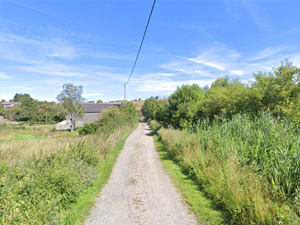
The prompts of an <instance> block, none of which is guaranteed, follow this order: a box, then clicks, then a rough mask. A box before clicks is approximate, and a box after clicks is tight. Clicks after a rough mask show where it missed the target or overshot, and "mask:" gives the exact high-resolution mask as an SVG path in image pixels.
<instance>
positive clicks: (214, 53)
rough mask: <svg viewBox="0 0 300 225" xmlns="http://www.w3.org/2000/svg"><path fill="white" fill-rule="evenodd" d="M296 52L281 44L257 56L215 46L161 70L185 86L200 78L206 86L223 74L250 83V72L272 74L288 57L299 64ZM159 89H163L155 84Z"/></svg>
mask: <svg viewBox="0 0 300 225" xmlns="http://www.w3.org/2000/svg"><path fill="white" fill-rule="evenodd" d="M295 50H297V48H296V47H293V46H288V45H282V46H272V47H268V48H265V49H262V50H261V51H258V52H257V53H252V54H249V53H248V54H244V53H243V52H239V51H237V50H235V49H230V48H228V47H226V46H225V45H220V44H218V45H217V46H216V47H212V48H209V49H206V50H203V51H202V52H201V54H200V55H198V56H196V57H194V58H184V57H180V58H177V59H175V60H173V61H171V62H169V63H168V64H164V65H161V68H164V69H165V70H167V71H176V73H177V74H178V75H177V76H180V77H181V78H183V79H184V75H185V76H186V81H185V82H187V83H188V81H189V80H196V81H197V80H198V79H199V78H200V79H199V80H201V82H202V83H203V81H207V83H209V82H212V81H213V80H214V79H216V78H218V77H222V76H226V75H228V76H230V77H239V78H240V79H241V80H249V79H251V78H252V77H253V75H252V74H253V73H256V72H258V71H262V72H268V71H271V70H272V68H273V67H277V66H279V65H280V62H281V61H282V60H284V59H285V58H289V59H290V61H291V62H294V65H296V66H297V65H298V64H299V63H300V52H299V51H298V52H295ZM191 78H192V79H191ZM201 82H200V83H201ZM171 83H172V81H171ZM205 83H206V82H205ZM158 87H163V86H162V85H158Z"/></svg>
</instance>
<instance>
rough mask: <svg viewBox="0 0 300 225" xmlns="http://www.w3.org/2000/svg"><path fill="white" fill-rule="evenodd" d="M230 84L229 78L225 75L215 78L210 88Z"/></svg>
mask: <svg viewBox="0 0 300 225" xmlns="http://www.w3.org/2000/svg"><path fill="white" fill-rule="evenodd" d="M230 85H231V82H230V80H229V78H228V77H227V76H226V77H220V78H218V79H216V80H215V81H214V82H213V83H212V84H211V88H214V87H228V86H230Z"/></svg>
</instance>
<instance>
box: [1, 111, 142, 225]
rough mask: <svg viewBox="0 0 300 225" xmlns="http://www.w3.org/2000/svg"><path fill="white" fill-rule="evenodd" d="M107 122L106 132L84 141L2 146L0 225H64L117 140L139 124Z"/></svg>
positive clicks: (80, 138)
mask: <svg viewBox="0 0 300 225" xmlns="http://www.w3.org/2000/svg"><path fill="white" fill-rule="evenodd" d="M117 114H118V113H117ZM123 115H124V114H123ZM125 115H126V114H125ZM116 120H117V121H116ZM102 121H103V120H102ZM110 121H114V125H111V124H110V123H109V122H107V123H106V124H105V126H107V129H105V126H102V128H101V129H100V131H101V132H98V133H96V134H91V135H86V136H79V135H78V133H77V134H75V135H72V136H69V135H66V133H64V132H63V133H61V134H62V135H60V136H58V137H56V135H52V136H51V138H47V139H45V140H39V141H37V140H20V141H14V140H13V139H8V140H7V141H4V142H2V143H1V145H0V177H1V178H0V224H64V223H66V221H65V219H64V217H65V215H66V214H69V213H70V211H71V212H72V210H71V209H70V207H74V205H75V206H76V201H77V200H78V198H79V197H80V196H83V194H85V193H87V192H88V190H89V188H90V187H91V186H93V183H94V182H95V180H96V178H97V177H98V176H99V168H100V166H101V165H103V163H105V162H106V160H107V159H108V157H110V155H111V154H112V153H111V150H112V149H113V148H114V147H115V146H116V145H117V144H118V143H119V142H120V137H121V136H122V137H123V136H124V133H128V129H133V127H134V126H135V125H136V123H137V119H136V120H135V121H134V120H133V119H132V120H131V121H130V123H129V122H128V121H125V120H121V119H120V118H119V117H115V118H114V117H113V115H112V117H110ZM103 122H104V121H103ZM116 124H118V126H117V125H116ZM113 154H116V153H113ZM100 172H101V171H100ZM107 172H109V171H107ZM107 175H108V174H107Z"/></svg>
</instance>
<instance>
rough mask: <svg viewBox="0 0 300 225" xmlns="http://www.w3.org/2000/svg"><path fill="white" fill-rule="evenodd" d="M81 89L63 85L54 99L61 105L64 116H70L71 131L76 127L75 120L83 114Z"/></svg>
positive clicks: (71, 85) (68, 84)
mask: <svg viewBox="0 0 300 225" xmlns="http://www.w3.org/2000/svg"><path fill="white" fill-rule="evenodd" d="M82 89H83V87H82V86H81V85H79V86H76V85H73V84H70V83H67V84H64V85H63V90H62V92H61V93H60V94H59V95H57V97H56V99H57V100H58V101H59V102H60V103H61V104H62V106H63V108H64V110H65V112H66V115H70V116H71V122H72V125H71V131H74V129H75V127H76V118H80V117H82V115H83V114H84V100H85V99H84V98H83V97H82V93H83V91H82Z"/></svg>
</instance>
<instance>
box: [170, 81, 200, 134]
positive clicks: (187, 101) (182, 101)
mask: <svg viewBox="0 0 300 225" xmlns="http://www.w3.org/2000/svg"><path fill="white" fill-rule="evenodd" d="M203 98H204V92H203V90H201V88H200V87H199V86H198V85H197V84H193V85H191V86H190V85H182V86H181V87H177V90H176V91H175V92H174V93H173V94H172V95H171V96H170V97H169V99H168V100H169V115H170V116H171V118H170V119H171V121H170V123H171V125H172V126H173V127H175V128H186V127H189V126H190V125H192V124H193V123H194V122H195V121H197V120H198V119H199V115H200V114H201V112H200V111H199V106H198V105H199V104H200V102H201V101H202V100H203Z"/></svg>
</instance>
